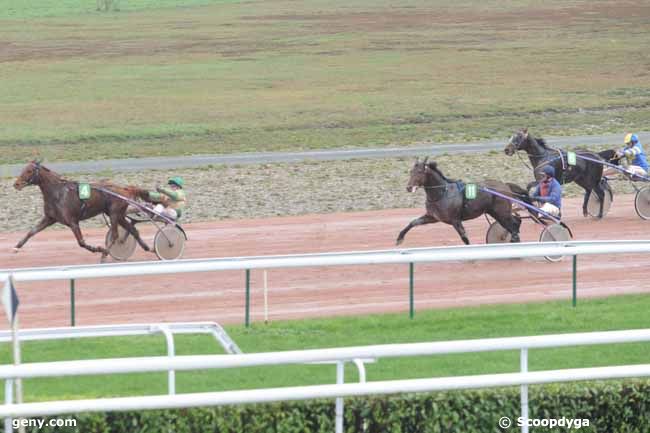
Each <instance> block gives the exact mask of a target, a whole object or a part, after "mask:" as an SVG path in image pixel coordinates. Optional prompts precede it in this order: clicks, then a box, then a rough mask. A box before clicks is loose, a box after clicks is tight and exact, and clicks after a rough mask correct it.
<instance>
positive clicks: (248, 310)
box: [244, 269, 251, 328]
mask: <svg viewBox="0 0 650 433" xmlns="http://www.w3.org/2000/svg"><path fill="white" fill-rule="evenodd" d="M244 325H246V327H247V328H248V327H249V326H251V270H250V269H246V318H245V319H244Z"/></svg>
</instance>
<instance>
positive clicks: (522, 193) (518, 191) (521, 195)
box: [506, 182, 533, 204]
mask: <svg viewBox="0 0 650 433" xmlns="http://www.w3.org/2000/svg"><path fill="white" fill-rule="evenodd" d="M506 185H508V188H509V189H510V192H512V195H513V196H514V198H516V199H518V200H521V201H523V202H524V203H526V204H533V200H532V199H531V198H530V195H528V191H526V190H525V189H524V188H522V187H520V186H519V185H517V184H516V183H510V182H507V183H506Z"/></svg>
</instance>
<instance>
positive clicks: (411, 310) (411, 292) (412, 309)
mask: <svg viewBox="0 0 650 433" xmlns="http://www.w3.org/2000/svg"><path fill="white" fill-rule="evenodd" d="M413 284H414V283H413V263H409V317H410V318H411V319H412V318H413V317H414V316H415V299H414V297H415V294H414V290H413Z"/></svg>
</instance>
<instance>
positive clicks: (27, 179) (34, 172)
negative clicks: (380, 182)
mask: <svg viewBox="0 0 650 433" xmlns="http://www.w3.org/2000/svg"><path fill="white" fill-rule="evenodd" d="M40 171H41V161H39V160H36V159H34V160H32V161H30V162H28V163H27V165H26V166H25V168H23V171H21V172H20V175H19V176H18V177H17V178H16V181H15V182H14V188H16V189H17V190H18V191H20V190H21V189H23V188H24V187H26V186H27V185H36V184H38V182H40Z"/></svg>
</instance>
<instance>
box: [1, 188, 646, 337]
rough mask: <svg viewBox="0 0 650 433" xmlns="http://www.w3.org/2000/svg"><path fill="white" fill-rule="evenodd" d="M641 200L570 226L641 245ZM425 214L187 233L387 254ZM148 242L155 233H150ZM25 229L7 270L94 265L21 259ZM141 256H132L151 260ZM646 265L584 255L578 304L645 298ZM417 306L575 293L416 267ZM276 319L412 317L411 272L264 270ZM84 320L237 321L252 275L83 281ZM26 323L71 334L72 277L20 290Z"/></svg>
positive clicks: (452, 237)
mask: <svg viewBox="0 0 650 433" xmlns="http://www.w3.org/2000/svg"><path fill="white" fill-rule="evenodd" d="M633 198H634V197H633V196H632V195H625V196H618V197H616V198H615V202H614V205H613V207H612V210H611V212H610V214H609V215H608V216H607V218H606V219H604V220H602V221H595V220H593V219H588V218H582V217H581V216H578V215H579V209H578V206H579V203H578V200H577V199H567V200H565V204H564V212H565V215H567V217H566V219H565V222H566V223H567V224H569V225H570V226H571V228H572V230H573V231H574V236H575V239H581V240H585V239H639V238H643V237H645V233H646V231H647V227H648V224H649V223H648V222H646V221H643V220H641V219H640V218H639V217H638V216H637V215H636V214H635V212H634V205H633ZM421 214H422V208H413V209H392V210H382V211H369V212H352V213H333V214H326V215H304V216H288V217H278V218H268V219H241V220H228V221H221V222H211V223H207V222H206V223H190V224H187V225H186V226H185V229H186V230H187V233H188V236H189V241H188V243H187V246H186V254H185V258H201V257H227V256H228V257H230V256H249V255H273V254H292V253H309V252H333V251H355V250H377V249H390V248H393V247H394V240H395V237H396V236H397V233H398V232H399V230H401V228H402V227H404V226H405V225H406V224H407V223H408V222H409V221H410V220H411V219H413V218H415V217H418V216H420V215H421ZM466 228H467V231H468V233H469V236H470V240H471V241H472V242H473V243H484V236H485V231H486V229H487V224H486V222H485V220H484V219H483V218H479V219H476V220H473V221H469V222H467V223H466ZM522 228H523V230H522V239H523V240H524V241H534V240H536V239H537V238H538V236H539V233H540V227H539V226H536V225H534V224H533V223H532V222H530V221H525V222H524V224H523V227H522ZM143 232H144V235H145V239H147V240H151V238H152V236H153V228H152V227H143ZM104 234H105V229H88V230H86V238H87V240H88V241H89V242H90V243H93V244H98V243H101V242H102V241H103V238H104ZM22 235H23V233H18V232H11V233H0V263H2V267H3V268H22V267H32V266H54V265H73V264H93V263H97V262H98V259H99V257H98V256H97V255H93V254H90V253H88V252H86V251H85V250H82V249H80V248H78V247H77V245H76V243H75V241H74V238H73V236H72V233H71V232H69V231H67V230H48V231H45V232H43V233H41V234H39V235H37V236H36V237H35V238H34V239H32V240H31V241H30V242H29V243H28V244H27V245H26V246H25V247H24V248H23V250H22V251H21V252H20V253H18V254H14V253H13V252H12V251H11V247H12V246H13V245H14V244H15V243H16V241H17V240H18V239H19V238H20V237H21V236H22ZM459 244H460V239H459V238H458V236H457V235H456V233H455V232H454V230H453V228H452V227H451V226H446V225H442V224H435V225H429V226H423V227H417V228H415V229H414V230H412V231H411V232H410V233H409V234H408V235H407V237H406V241H405V243H404V245H403V246H404V247H405V248H411V247H424V246H443V245H459ZM154 259H155V258H154V256H153V255H151V254H145V253H144V252H142V251H141V250H139V251H137V252H136V255H135V256H134V257H133V260H154ZM649 261H650V259H648V257H645V256H641V255H616V256H592V257H580V258H579V260H578V267H579V277H578V293H579V297H580V298H585V297H598V296H609V295H616V294H624V293H644V292H648V291H649V290H650V289H648V286H647V284H645V281H646V278H647V269H646V266H648V264H649ZM415 269H416V281H415V294H416V295H415V297H416V308H417V309H424V308H444V307H454V306H464V305H482V304H497V303H514V302H527V301H546V300H552V299H566V300H567V302H569V299H570V297H571V261H570V260H566V259H565V260H564V261H562V262H559V263H547V262H546V261H544V260H543V259H526V260H508V261H503V260H501V261H489V262H474V263H467V262H465V263H461V262H454V263H437V264H436V263H434V264H418V265H416V267H415ZM251 274H252V284H251V287H252V298H251V301H252V319H253V321H260V320H262V319H263V290H262V281H263V272H262V271H253V272H252V273H251ZM268 282H269V295H268V299H269V317H270V319H271V320H279V319H293V318H305V317H317V316H320V317H325V316H333V315H354V314H366V313H383V312H396V311H403V312H406V311H407V310H408V284H409V282H408V267H407V266H404V265H388V266H341V267H331V268H299V269H274V270H270V271H268ZM76 287H77V324H79V325H90V324H114V323H138V322H139V323H142V322H158V321H195V320H214V321H217V322H220V323H240V322H242V321H243V318H244V272H243V271H239V272H219V273H216V272H215V273H205V274H183V275H167V276H160V277H141V278H128V279H127V278H110V279H97V280H79V281H77V283H76ZM18 290H19V296H20V301H21V306H20V314H21V326H24V327H43V326H65V325H67V324H68V323H69V292H68V282H67V281H55V282H44V283H29V284H28V283H21V284H20V285H19V287H18Z"/></svg>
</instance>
